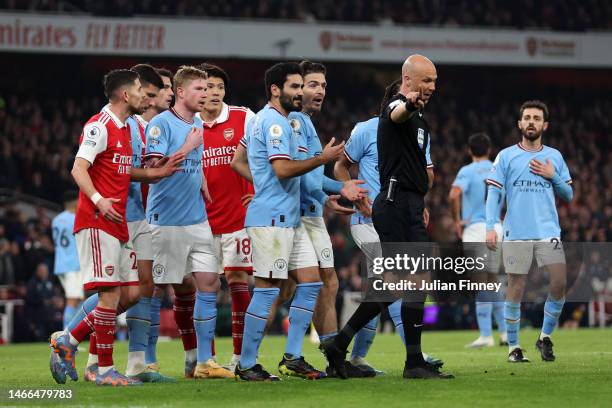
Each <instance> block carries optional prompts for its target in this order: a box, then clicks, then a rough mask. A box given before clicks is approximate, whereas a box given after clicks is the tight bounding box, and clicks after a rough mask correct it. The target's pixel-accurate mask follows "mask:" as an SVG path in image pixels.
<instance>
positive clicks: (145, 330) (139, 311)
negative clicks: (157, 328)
mask: <svg viewBox="0 0 612 408" xmlns="http://www.w3.org/2000/svg"><path fill="white" fill-rule="evenodd" d="M150 308H151V298H150V297H141V298H140V299H139V300H138V303H136V304H135V305H134V306H132V307H130V308H129V309H128V311H127V312H126V313H125V319H126V321H127V326H128V336H129V337H128V339H129V340H128V351H145V350H146V349H147V343H148V342H149V327H150V326H151V310H150Z"/></svg>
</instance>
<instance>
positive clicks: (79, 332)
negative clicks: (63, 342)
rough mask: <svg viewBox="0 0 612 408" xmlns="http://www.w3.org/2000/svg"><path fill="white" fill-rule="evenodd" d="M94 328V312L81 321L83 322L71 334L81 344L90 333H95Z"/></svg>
mask: <svg viewBox="0 0 612 408" xmlns="http://www.w3.org/2000/svg"><path fill="white" fill-rule="evenodd" d="M94 330H95V327H94V312H91V313H89V314H88V315H87V316H85V317H84V318H83V320H81V322H80V323H79V324H78V325H77V326H76V327H75V328H74V329H72V331H71V332H70V334H71V335H72V337H74V338H75V339H76V341H78V342H79V343H80V342H82V341H83V340H85V337H87V336H88V335H89V333H93V331H94Z"/></svg>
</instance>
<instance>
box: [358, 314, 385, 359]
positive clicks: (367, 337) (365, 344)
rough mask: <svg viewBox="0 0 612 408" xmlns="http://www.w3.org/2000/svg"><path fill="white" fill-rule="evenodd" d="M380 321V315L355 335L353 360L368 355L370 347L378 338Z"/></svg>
mask: <svg viewBox="0 0 612 408" xmlns="http://www.w3.org/2000/svg"><path fill="white" fill-rule="evenodd" d="M379 320H380V314H378V315H376V317H375V318H373V319H372V320H370V321H369V322H368V323H367V324H366V325H365V326H363V327H362V328H361V330H359V331H358V332H357V334H356V335H355V340H354V342H353V350H352V351H351V358H357V357H362V358H365V356H366V355H367V354H368V350H370V346H371V345H372V343H373V342H374V337H376V328H377V327H378V321H379Z"/></svg>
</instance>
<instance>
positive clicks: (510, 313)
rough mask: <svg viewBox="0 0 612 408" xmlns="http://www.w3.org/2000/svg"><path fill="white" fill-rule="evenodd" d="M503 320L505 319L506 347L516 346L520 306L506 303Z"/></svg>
mask: <svg viewBox="0 0 612 408" xmlns="http://www.w3.org/2000/svg"><path fill="white" fill-rule="evenodd" d="M504 319H506V327H507V329H508V346H510V347H514V346H518V345H519V330H520V328H521V304H520V303H515V302H508V301H506V303H505V306H504Z"/></svg>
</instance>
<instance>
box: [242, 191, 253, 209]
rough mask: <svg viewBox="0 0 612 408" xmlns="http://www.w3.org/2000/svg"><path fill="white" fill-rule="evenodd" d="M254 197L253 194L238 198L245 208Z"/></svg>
mask: <svg viewBox="0 0 612 408" xmlns="http://www.w3.org/2000/svg"><path fill="white" fill-rule="evenodd" d="M254 196H255V194H245V195H243V196H242V197H240V201H242V206H243V207H246V206H247V205H249V203H250V202H251V201H253V197H254Z"/></svg>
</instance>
